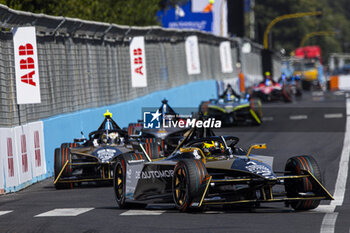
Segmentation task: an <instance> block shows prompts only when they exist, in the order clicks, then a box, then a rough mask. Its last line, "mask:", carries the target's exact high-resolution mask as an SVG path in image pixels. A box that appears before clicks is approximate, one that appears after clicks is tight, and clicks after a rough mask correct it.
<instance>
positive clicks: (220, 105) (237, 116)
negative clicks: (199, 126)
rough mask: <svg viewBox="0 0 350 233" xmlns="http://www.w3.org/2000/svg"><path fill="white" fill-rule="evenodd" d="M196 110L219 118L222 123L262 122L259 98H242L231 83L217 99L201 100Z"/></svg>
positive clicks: (251, 123) (252, 123)
mask: <svg viewBox="0 0 350 233" xmlns="http://www.w3.org/2000/svg"><path fill="white" fill-rule="evenodd" d="M198 111H199V113H200V114H203V115H204V116H206V117H209V118H215V119H218V120H221V121H222V123H223V124H224V125H239V124H250V125H260V124H261V123H262V119H261V118H262V110H261V102H260V100H257V101H256V100H253V99H250V100H249V99H248V98H242V97H241V96H239V95H238V94H237V93H236V92H235V91H234V90H233V88H232V87H231V85H228V86H227V88H226V90H225V91H224V92H223V94H222V95H220V96H219V98H218V99H211V100H209V101H204V102H202V103H201V104H200V106H199V110H198Z"/></svg>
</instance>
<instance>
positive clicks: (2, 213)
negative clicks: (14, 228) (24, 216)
mask: <svg viewBox="0 0 350 233" xmlns="http://www.w3.org/2000/svg"><path fill="white" fill-rule="evenodd" d="M11 212H13V210H3V211H0V216H1V215H5V214H8V213H11Z"/></svg>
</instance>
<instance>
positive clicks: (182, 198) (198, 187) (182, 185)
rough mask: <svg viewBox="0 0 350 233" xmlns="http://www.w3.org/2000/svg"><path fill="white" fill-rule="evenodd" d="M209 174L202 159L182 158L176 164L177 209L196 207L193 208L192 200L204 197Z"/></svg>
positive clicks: (174, 191)
mask: <svg viewBox="0 0 350 233" xmlns="http://www.w3.org/2000/svg"><path fill="white" fill-rule="evenodd" d="M207 176H208V173H207V170H206V168H205V165H204V164H203V162H202V161H201V160H193V159H188V160H181V161H179V162H178V163H177V164H176V166H175V168H174V176H173V181H172V188H173V198H174V202H175V205H176V208H177V209H179V210H180V211H182V212H184V211H189V210H190V209H194V208H191V204H192V201H193V200H195V199H197V200H198V199H200V198H201V197H202V195H203V193H204V190H205V187H206V184H207V183H206V178H207Z"/></svg>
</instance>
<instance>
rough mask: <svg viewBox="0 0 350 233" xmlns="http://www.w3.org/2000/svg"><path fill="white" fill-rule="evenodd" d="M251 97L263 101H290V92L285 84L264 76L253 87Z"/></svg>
mask: <svg viewBox="0 0 350 233" xmlns="http://www.w3.org/2000/svg"><path fill="white" fill-rule="evenodd" d="M252 97H253V98H259V99H260V100H261V101H263V102H269V101H277V100H283V101H284V102H291V101H292V98H291V93H290V91H289V89H288V88H287V87H286V86H285V85H281V84H280V83H278V82H276V81H274V80H273V79H270V78H265V80H264V81H262V82H260V83H259V84H258V85H257V86H255V87H253V93H252Z"/></svg>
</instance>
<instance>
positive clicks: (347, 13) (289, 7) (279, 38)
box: [255, 0, 350, 60]
mask: <svg viewBox="0 0 350 233" xmlns="http://www.w3.org/2000/svg"><path fill="white" fill-rule="evenodd" d="M319 8H321V10H322V12H323V15H322V17H321V18H319V17H311V16H310V17H303V18H298V19H288V20H284V21H281V22H278V23H277V24H276V25H275V26H274V27H273V28H272V30H271V32H270V40H269V41H270V42H271V43H269V45H270V48H273V49H276V50H280V49H282V48H284V49H285V50H286V51H287V53H290V52H292V51H293V50H294V49H295V48H297V47H299V45H300V42H301V40H302V39H303V38H304V36H305V35H307V34H308V33H311V32H316V31H333V32H335V33H336V34H335V35H329V36H317V37H312V38H310V39H309V40H307V41H306V44H305V45H319V46H320V47H321V49H322V53H323V59H324V60H325V59H326V58H327V57H328V54H329V53H331V52H350V43H349V42H350V1H349V0H255V16H256V22H257V27H258V32H259V33H258V34H259V38H258V40H259V42H260V43H262V41H263V37H262V35H263V33H264V30H265V29H266V27H267V25H268V24H269V23H270V22H271V21H272V20H273V19H274V18H276V17H278V16H281V15H284V14H293V13H298V12H308V11H316V10H317V9H319Z"/></svg>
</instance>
